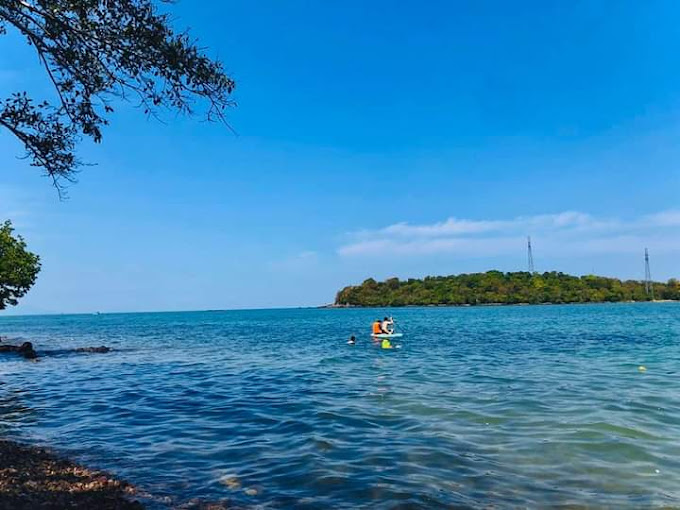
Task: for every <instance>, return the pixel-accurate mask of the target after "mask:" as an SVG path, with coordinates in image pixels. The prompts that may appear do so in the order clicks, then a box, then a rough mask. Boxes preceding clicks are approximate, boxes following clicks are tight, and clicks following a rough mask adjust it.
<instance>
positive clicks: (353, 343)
mask: <svg viewBox="0 0 680 510" xmlns="http://www.w3.org/2000/svg"><path fill="white" fill-rule="evenodd" d="M347 343H348V344H349V345H355V344H356V343H357V339H356V337H355V336H354V335H352V336H351V337H349V341H348V342H347Z"/></svg>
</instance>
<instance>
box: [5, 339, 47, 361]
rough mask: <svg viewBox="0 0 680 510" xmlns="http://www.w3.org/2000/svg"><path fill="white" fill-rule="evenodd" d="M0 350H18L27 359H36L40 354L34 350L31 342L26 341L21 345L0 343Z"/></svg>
mask: <svg viewBox="0 0 680 510" xmlns="http://www.w3.org/2000/svg"><path fill="white" fill-rule="evenodd" d="M0 352H16V353H17V354H20V355H21V356H23V357H24V358H26V359H35V358H37V357H38V354H37V353H36V352H35V350H33V344H32V343H31V342H24V343H23V344H21V345H0Z"/></svg>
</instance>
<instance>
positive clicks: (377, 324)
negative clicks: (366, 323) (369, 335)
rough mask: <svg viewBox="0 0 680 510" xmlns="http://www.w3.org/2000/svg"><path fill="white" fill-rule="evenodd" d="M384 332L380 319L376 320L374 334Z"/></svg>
mask: <svg viewBox="0 0 680 510" xmlns="http://www.w3.org/2000/svg"><path fill="white" fill-rule="evenodd" d="M382 332H383V331H382V327H381V326H380V321H375V322H374V323H373V334H374V335H379V334H380V333H382Z"/></svg>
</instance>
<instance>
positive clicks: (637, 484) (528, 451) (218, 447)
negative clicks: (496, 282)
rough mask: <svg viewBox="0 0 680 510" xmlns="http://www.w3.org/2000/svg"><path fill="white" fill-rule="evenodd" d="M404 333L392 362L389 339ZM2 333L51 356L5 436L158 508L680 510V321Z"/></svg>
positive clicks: (273, 316) (8, 401)
mask: <svg viewBox="0 0 680 510" xmlns="http://www.w3.org/2000/svg"><path fill="white" fill-rule="evenodd" d="M386 315H392V316H394V318H395V321H396V326H397V328H398V330H399V331H400V332H402V333H403V334H404V336H403V337H402V338H400V339H398V340H397V341H395V342H394V344H395V348H394V349H391V350H387V349H382V348H381V347H380V345H376V344H374V342H373V341H372V340H371V338H370V336H369V333H370V326H371V322H372V321H373V320H374V319H376V318H382V317H384V316H386ZM0 335H2V336H8V337H11V338H13V342H14V343H16V342H19V341H31V342H33V344H34V346H35V348H36V350H37V351H38V352H39V354H41V357H40V360H39V362H37V363H31V362H28V361H25V360H23V359H20V358H18V357H14V356H12V355H7V354H5V355H2V356H1V357H0V436H2V437H10V438H16V439H21V440H23V441H26V442H29V443H33V444H39V445H48V446H50V447H53V448H54V449H56V450H57V451H59V452H61V453H63V454H64V455H67V456H70V457H72V458H74V459H76V460H78V461H81V462H83V463H85V464H87V465H89V466H93V467H96V468H102V469H106V470H110V471H111V472H113V473H115V474H116V475H118V476H120V477H122V478H125V479H127V480H129V481H130V482H132V483H134V484H135V485H137V486H138V487H139V488H140V491H142V493H143V494H145V496H144V497H146V498H148V500H147V503H148V504H149V505H150V507H151V508H159V509H160V508H169V507H175V506H181V505H183V504H184V505H186V504H189V503H191V502H192V501H193V502H195V501H196V498H200V500H202V501H223V500H228V501H229V503H230V504H231V505H233V506H234V507H240V508H263V509H264V508H296V509H297V508H299V509H316V508H348V509H349V508H352V509H356V508H376V509H398V508H414V509H417V508H428V509H430V508H463V509H464V508H494V509H504V508H513V509H514V508H557V507H559V508H570V509H576V508H616V509H622V508H631V509H632V508H635V509H638V508H679V507H680V304H679V303H639V304H629V303H626V304H593V305H550V306H499V307H461V308H399V309H286V310H249V311H210V312H182V313H131V314H101V315H51V316H23V317H18V316H5V317H0ZM350 335H355V336H356V337H357V343H356V345H353V346H352V345H348V344H347V340H348V338H349V337H350ZM98 345H106V346H110V347H111V348H112V349H113V350H112V352H110V353H108V354H82V353H74V352H73V351H72V349H74V348H77V347H86V346H98ZM396 347H399V348H396Z"/></svg>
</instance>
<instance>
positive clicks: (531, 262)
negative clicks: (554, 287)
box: [527, 236, 534, 274]
mask: <svg viewBox="0 0 680 510" xmlns="http://www.w3.org/2000/svg"><path fill="white" fill-rule="evenodd" d="M527 257H528V262H529V272H530V273H532V274H533V273H534V254H533V252H532V251H531V237H530V236H529V237H527Z"/></svg>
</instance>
